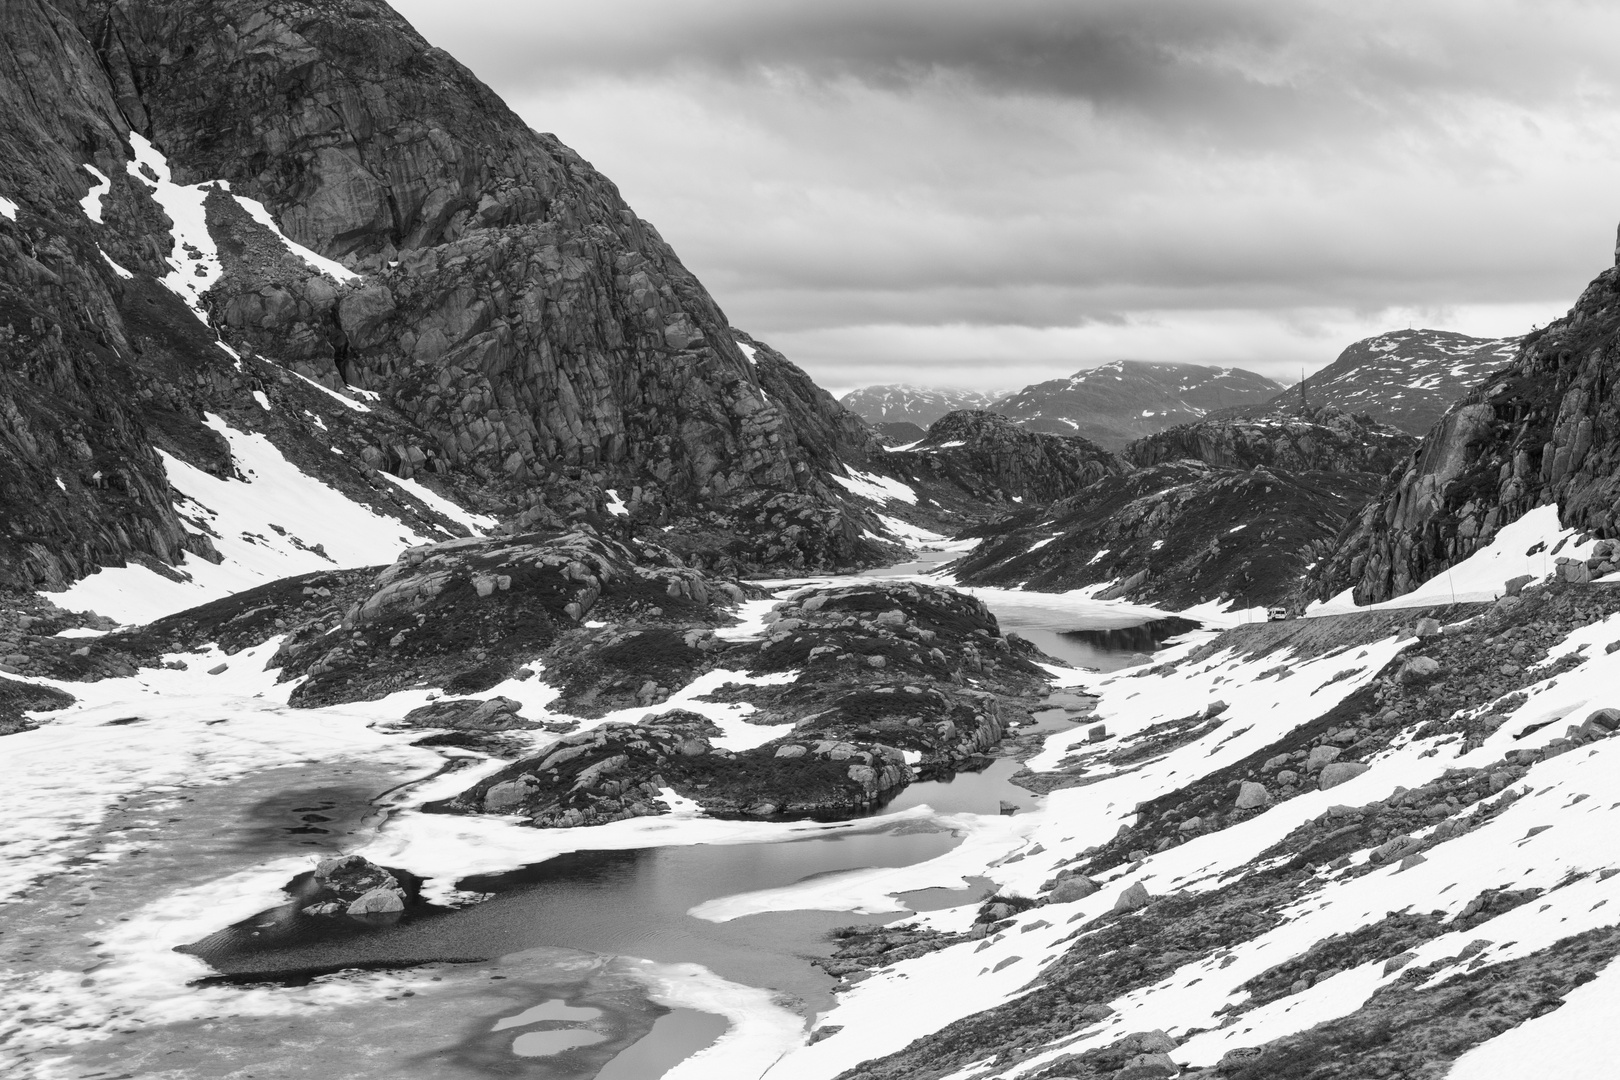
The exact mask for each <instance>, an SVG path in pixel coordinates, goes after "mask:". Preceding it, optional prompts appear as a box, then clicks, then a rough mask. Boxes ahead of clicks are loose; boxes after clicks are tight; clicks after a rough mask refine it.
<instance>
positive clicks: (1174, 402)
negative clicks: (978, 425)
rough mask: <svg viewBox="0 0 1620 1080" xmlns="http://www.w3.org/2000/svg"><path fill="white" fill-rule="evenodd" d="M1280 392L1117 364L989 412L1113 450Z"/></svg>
mask: <svg viewBox="0 0 1620 1080" xmlns="http://www.w3.org/2000/svg"><path fill="white" fill-rule="evenodd" d="M1281 389H1282V387H1281V385H1280V384H1279V383H1276V382H1273V381H1272V380H1270V379H1268V378H1265V377H1264V376H1262V375H1256V374H1255V373H1254V372H1252V371H1244V370H1242V369H1241V368H1229V367H1206V366H1203V365H1199V364H1152V363H1146V362H1143V361H1140V360H1116V361H1114V362H1113V363H1111V364H1103V365H1102V366H1100V367H1095V368H1088V369H1086V370H1084V371H1078V372H1076V373H1075V374H1073V375H1071V376H1069V377H1068V378H1067V379H1053V380H1051V381H1049V382H1043V383H1036V384H1035V385H1033V386H1026V387H1025V388H1024V389H1022V390H1020V391H1018V393H1016V394H1010V395H1008V396H1007V397H1004V398H1002V399H1000V400H999V401H997V402H996V403H995V405H994V406H993V408H994V409H995V411H996V412H999V413H1001V414H1002V415H1003V416H1007V417H1009V418H1011V419H1012V420H1013V421H1014V422H1015V423H1017V424H1019V425H1020V426H1022V427H1026V428H1029V429H1030V430H1031V431H1045V432H1049V433H1051V434H1054V435H1083V436H1085V437H1086V438H1088V439H1090V440H1091V441H1092V442H1095V443H1097V444H1098V445H1100V446H1104V447H1107V448H1109V449H1112V450H1118V449H1120V448H1121V447H1123V446H1124V445H1125V444H1126V443H1128V442H1130V441H1131V440H1132V439H1138V438H1141V437H1142V436H1144V435H1151V434H1153V433H1154V432H1157V431H1163V430H1164V429H1166V428H1171V427H1175V426H1176V425H1178V424H1187V423H1191V422H1192V421H1195V420H1199V419H1201V418H1202V417H1204V416H1205V415H1206V414H1208V413H1210V412H1213V411H1215V410H1218V409H1224V408H1229V407H1232V406H1237V405H1247V404H1250V403H1257V402H1261V401H1266V400H1268V399H1270V398H1271V397H1272V396H1273V395H1275V394H1276V393H1277V392H1278V391H1279V390H1281Z"/></svg>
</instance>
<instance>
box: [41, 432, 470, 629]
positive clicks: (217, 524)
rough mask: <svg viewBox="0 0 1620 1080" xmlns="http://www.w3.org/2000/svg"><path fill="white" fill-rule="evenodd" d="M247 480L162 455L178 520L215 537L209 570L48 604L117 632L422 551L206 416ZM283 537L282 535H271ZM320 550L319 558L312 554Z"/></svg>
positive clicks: (103, 576) (253, 439)
mask: <svg viewBox="0 0 1620 1080" xmlns="http://www.w3.org/2000/svg"><path fill="white" fill-rule="evenodd" d="M204 416H205V419H206V421H207V424H208V426H209V427H211V428H213V429H214V430H215V431H217V432H219V433H220V434H221V435H223V436H224V437H225V439H226V441H227V442H228V443H229V444H230V447H231V456H232V459H233V460H234V461H235V462H236V466H237V469H238V471H239V472H240V474H241V475H242V477H244V479H242V480H238V479H234V478H233V479H224V480H222V479H220V478H219V477H217V476H214V475H212V474H211V473H207V472H204V471H202V470H201V469H198V468H196V467H195V466H192V465H189V464H187V463H186V462H184V461H181V460H180V459H178V458H175V457H171V456H170V455H168V454H167V453H164V452H163V451H161V450H159V451H158V453H159V455H161V457H162V459H163V466H164V470H165V471H166V473H167V474H168V479H169V485H170V487H172V488H173V489H174V491H175V493H176V495H177V496H178V498H177V500H176V509H177V510H178V511H179V512H180V516H181V518H182V519H186V520H189V521H190V522H192V523H194V524H193V528H194V530H195V531H202V529H203V528H204V527H206V528H207V529H208V530H211V531H212V533H213V535H214V546H215V547H216V548H217V549H218V550H219V552H220V554H221V555H223V556H224V560H223V561H222V562H221V563H220V564H219V565H217V566H216V565H214V564H212V563H209V562H207V561H205V560H203V559H200V558H197V557H196V556H192V555H188V556H187V557H186V558H185V561H184V562H183V563H182V564H181V565H180V566H179V567H177V568H176V569H177V570H178V571H179V572H180V576H181V577H182V579H183V580H179V581H174V580H170V579H169V578H167V577H164V576H161V575H159V574H158V573H156V572H155V571H152V570H148V569H147V568H146V567H144V566H140V565H138V564H137V565H130V566H125V567H103V568H102V569H101V570H99V571H97V572H96V573H94V574H92V575H90V576H89V577H87V578H84V579H82V580H80V581H77V582H75V583H74V584H73V585H71V586H69V588H68V589H67V590H66V591H65V592H63V593H57V594H53V595H52V599H53V600H55V602H56V603H57V604H59V605H61V606H63V607H67V608H70V609H73V610H86V609H88V610H93V611H98V612H100V613H101V614H103V615H108V616H110V617H112V618H114V619H117V620H119V621H120V622H149V621H151V620H152V619H156V618H160V617H162V616H164V615H168V614H171V613H172V612H176V611H181V610H184V609H185V608H188V607H193V606H195V605H197V604H203V603H207V602H208V601H210V600H216V599H218V598H220V597H222V596H226V595H229V594H230V593H234V592H240V591H242V590H243V589H250V588H253V587H254V586H256V585H262V584H264V583H265V582H266V581H271V580H274V579H276V578H282V577H287V576H289V575H292V574H305V573H310V572H311V571H315V570H332V569H336V568H339V567H359V566H376V565H378V564H382V563H389V562H392V561H393V560H394V556H395V555H397V554H398V552H399V551H400V549H401V548H404V547H409V546H414V545H416V544H425V543H429V542H431V541H432V540H434V539H438V538H436V537H428V536H423V535H421V534H419V533H417V532H416V531H415V530H413V529H411V528H409V527H408V526H406V525H403V524H401V523H400V522H399V521H396V520H395V519H393V518H390V517H384V516H383V515H381V514H379V513H377V512H376V511H374V510H372V509H371V508H370V507H368V506H365V505H362V504H360V503H357V502H353V501H351V500H350V499H349V498H348V497H347V496H345V495H344V494H343V493H342V492H340V491H338V490H337V489H336V488H333V487H330V486H328V485H327V484H326V483H324V482H323V481H321V480H318V479H316V478H315V477H312V476H309V475H308V474H306V473H304V472H302V471H300V470H299V469H298V467H297V466H296V465H294V464H293V463H292V462H290V461H288V460H287V459H286V458H285V457H284V456H282V453H281V451H279V450H277V449H276V448H275V446H274V445H272V444H271V442H270V440H269V439H268V438H266V437H265V436H264V435H261V434H257V433H250V432H242V431H237V430H236V429H234V428H232V427H230V426H229V425H228V424H226V423H225V421H223V420H221V419H220V418H219V417H218V416H215V415H213V414H212V413H206V414H204ZM277 527H279V528H280V529H283V530H285V535H283V534H282V533H280V532H277ZM317 545H320V546H321V547H322V549H323V550H324V551H325V553H326V554H325V555H324V556H323V555H320V554H317V553H315V552H314V551H312V550H310V549H311V548H314V547H316V546H317Z"/></svg>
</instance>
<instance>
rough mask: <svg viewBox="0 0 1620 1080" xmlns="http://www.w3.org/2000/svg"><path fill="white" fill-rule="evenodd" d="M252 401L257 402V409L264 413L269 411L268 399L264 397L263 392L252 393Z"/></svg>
mask: <svg viewBox="0 0 1620 1080" xmlns="http://www.w3.org/2000/svg"><path fill="white" fill-rule="evenodd" d="M253 400H254V401H257V402H258V403H259V408H261V409H263V410H264V411H265V412H269V411H270V399H269V398H267V397H265V396H264V391H263V390H255V391H253Z"/></svg>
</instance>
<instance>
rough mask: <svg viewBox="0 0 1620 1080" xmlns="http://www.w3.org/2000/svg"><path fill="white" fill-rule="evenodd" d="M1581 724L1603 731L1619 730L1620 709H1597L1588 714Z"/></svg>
mask: <svg viewBox="0 0 1620 1080" xmlns="http://www.w3.org/2000/svg"><path fill="white" fill-rule="evenodd" d="M1582 726H1583V727H1586V728H1588V729H1592V728H1596V729H1598V730H1600V731H1603V732H1610V731H1615V730H1620V709H1599V710H1597V711H1596V712H1594V713H1592V714H1591V715H1590V716H1588V717H1587V718H1586V722H1585V723H1584V724H1583V725H1582Z"/></svg>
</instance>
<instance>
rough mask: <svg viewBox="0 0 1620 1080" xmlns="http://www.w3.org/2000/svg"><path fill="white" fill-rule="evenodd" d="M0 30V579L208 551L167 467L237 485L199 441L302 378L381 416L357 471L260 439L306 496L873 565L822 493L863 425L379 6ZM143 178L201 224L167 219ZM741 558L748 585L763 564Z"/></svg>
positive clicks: (598, 180) (612, 191) (81, 11)
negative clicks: (651, 529)
mask: <svg viewBox="0 0 1620 1080" xmlns="http://www.w3.org/2000/svg"><path fill="white" fill-rule="evenodd" d="M0 20H3V24H0V25H3V29H4V35H3V36H4V41H3V43H0V149H3V150H4V153H3V154H0V158H3V159H4V160H3V161H0V199H3V200H5V201H4V202H0V256H3V257H0V344H3V347H0V360H3V363H0V415H3V416H4V419H5V423H4V424H3V425H0V505H3V506H4V507H5V510H6V513H5V527H4V529H3V530H0V583H4V584H8V585H11V586H14V587H23V588H31V587H37V586H40V585H44V586H46V587H59V586H61V585H63V584H65V583H67V582H69V581H71V580H73V579H75V578H77V577H80V576H83V575H84V574H86V573H88V572H90V571H92V570H93V569H95V568H96V567H97V566H102V565H122V564H124V563H125V562H127V561H128V560H130V559H145V560H149V561H150V562H152V563H153V564H154V565H161V564H173V563H175V562H176V561H178V560H179V559H180V558H181V557H182V553H183V552H187V551H189V552H191V553H193V554H195V555H198V556H201V557H205V558H212V557H214V554H213V551H212V546H211V544H210V543H209V541H208V538H207V537H206V536H205V535H199V534H198V533H197V531H196V530H192V529H188V528H186V527H185V526H184V524H183V523H182V522H181V520H180V519H179V517H178V516H177V514H176V512H175V510H174V508H173V499H172V497H171V494H170V492H169V489H168V484H167V479H166V473H165V468H164V464H163V461H162V459H161V458H160V455H159V453H158V451H162V452H163V453H166V454H169V455H171V456H172V457H174V458H177V459H178V460H181V461H184V462H187V463H189V464H192V465H195V466H197V467H198V468H202V469H205V470H206V471H208V472H211V473H213V474H215V475H217V476H223V477H228V476H230V475H231V470H232V468H233V465H232V462H231V460H230V454H229V451H228V449H227V448H226V446H225V445H224V442H223V440H221V439H220V437H219V436H218V435H217V434H216V433H214V432H213V431H211V430H210V429H209V428H208V426H207V425H206V424H205V422H204V420H205V415H206V414H210V413H211V414H214V415H218V416H223V417H225V418H226V419H227V421H229V422H231V423H232V424H233V426H236V422H235V420H233V419H232V413H233V411H242V412H243V414H244V416H252V415H255V414H256V413H257V411H258V406H257V405H256V404H255V393H256V392H257V393H261V394H262V393H263V392H264V391H266V390H267V389H269V388H270V385H272V384H276V383H280V382H288V383H289V385H291V382H290V380H293V379H295V378H296V376H295V375H294V374H293V373H296V375H301V376H304V377H306V378H308V379H311V380H313V381H315V382H317V383H319V384H321V385H323V386H326V387H329V388H334V389H339V388H342V387H344V386H349V387H353V388H356V389H357V390H359V391H361V392H363V393H368V394H370V395H373V396H372V398H371V399H370V400H371V401H372V402H373V404H372V405H371V406H370V410H369V411H370V413H371V414H373V415H370V416H367V417H364V418H361V419H358V420H357V419H356V417H353V416H348V417H346V422H347V423H348V424H349V426H351V427H353V426H355V425H356V424H360V425H361V426H363V427H364V428H365V429H366V430H364V431H362V432H360V433H358V434H355V435H354V442H355V443H356V444H357V445H356V446H355V448H354V451H355V452H354V453H353V454H352V455H351V456H352V457H354V458H356V459H358V460H356V461H353V462H349V463H345V462H342V461H334V460H332V458H331V455H329V454H328V453H327V450H326V445H325V440H326V439H327V437H328V433H327V431H326V429H325V428H321V429H317V428H316V427H314V426H313V425H303V426H302V427H300V426H299V425H298V424H296V423H293V422H291V421H286V420H279V419H278V420H276V421H274V422H272V421H271V420H269V419H267V418H263V417H260V421H261V426H263V425H264V424H269V425H270V426H272V427H275V428H276V430H274V431H271V432H269V437H271V438H272V441H274V442H275V443H276V445H277V446H278V448H279V449H281V450H282V452H283V453H284V454H285V455H286V456H287V457H288V458H289V459H291V460H294V461H297V462H298V463H299V466H300V467H301V468H304V467H306V465H307V466H308V467H309V468H313V469H315V470H317V473H318V475H321V476H322V477H323V479H324V478H325V474H326V473H328V472H334V471H336V472H344V471H345V470H347V472H349V473H354V474H355V477H362V478H363V476H364V475H365V474H367V473H368V472H370V473H375V472H376V471H377V470H382V471H386V472H389V473H393V474H395V475H397V476H401V477H406V478H420V477H433V478H436V481H435V482H439V481H442V482H443V483H444V484H445V485H446V486H448V487H449V488H451V489H452V490H454V491H456V492H457V494H458V496H459V497H461V498H462V499H463V500H464V501H468V502H471V503H473V504H474V505H476V506H477V507H478V508H479V509H480V510H483V511H485V512H489V513H493V514H496V515H497V516H499V517H501V518H502V519H512V518H515V517H519V516H522V515H525V514H526V515H527V517H526V519H525V520H523V521H520V522H519V523H518V527H519V528H522V527H526V526H532V525H535V524H558V523H560V522H562V521H565V520H567V519H569V518H570V517H577V516H578V515H579V514H581V513H588V512H592V511H593V508H594V511H595V512H598V513H599V512H600V511H601V509H602V503H603V501H604V498H605V496H603V495H602V494H601V493H602V492H604V491H619V492H622V493H623V494H624V495H626V496H628V495H629V494H630V493H631V492H632V491H634V493H635V499H634V502H635V503H637V504H638V506H639V508H640V510H641V517H642V518H643V519H646V520H652V521H655V522H657V523H659V524H667V523H669V522H670V521H671V520H673V519H675V518H678V517H681V516H683V515H694V514H697V515H708V514H711V513H712V514H720V515H721V516H722V517H725V516H729V515H731V514H732V513H733V512H734V511H735V510H736V509H737V507H739V506H741V507H742V510H741V512H742V513H743V514H744V516H745V517H749V518H750V519H752V518H753V517H757V516H758V507H759V504H760V503H761V502H762V501H765V500H768V499H770V498H772V497H778V496H780V497H783V498H786V499H789V500H791V501H794V502H795V504H796V505H797V506H799V508H800V509H805V508H813V509H815V510H817V511H818V512H819V513H817V514H813V515H808V517H813V518H814V519H815V521H816V522H817V524H818V526H819V525H825V526H826V527H825V528H824V529H822V530H821V531H818V532H815V533H814V535H810V531H811V530H810V529H809V528H808V526H806V527H803V528H801V533H800V535H804V537H805V543H804V544H802V545H799V546H797V547H795V548H793V551H791V552H787V553H786V554H788V555H794V554H796V555H797V559H798V562H799V563H808V564H814V565H827V564H849V563H852V562H856V561H859V560H860V559H862V558H863V557H869V556H871V554H872V552H871V551H869V550H867V548H866V546H864V545H863V542H862V540H861V537H862V535H863V533H864V531H865V526H867V525H869V524H870V522H865V521H859V520H857V521H853V522H849V521H844V520H842V518H841V516H840V515H841V514H842V511H843V503H842V494H841V492H840V491H838V490H836V489H832V488H829V487H828V486H827V484H826V475H827V474H828V472H829V471H842V468H843V464H844V463H845V462H855V463H859V462H860V461H861V460H862V459H863V455H864V454H865V453H866V452H867V450H868V449H869V447H870V446H871V445H872V438H873V437H872V435H871V433H870V432H869V431H868V430H867V429H866V428H865V427H864V425H862V424H861V423H860V421H859V420H858V419H857V418H855V417H853V416H852V415H851V414H849V413H848V412H847V411H845V410H843V409H842V408H841V407H840V406H838V405H837V403H836V402H834V401H833V400H832V399H831V398H830V396H828V395H826V394H825V393H822V392H821V391H819V390H818V389H816V388H815V387H814V385H813V384H812V383H810V381H809V380H808V378H807V377H805V376H804V375H803V373H802V372H799V371H798V370H797V369H796V368H794V367H793V366H792V365H791V364H790V363H788V362H787V361H786V360H785V359H784V358H782V357H781V356H780V354H777V353H774V351H771V350H768V349H765V348H764V347H763V346H759V345H758V343H754V342H752V339H748V340H747V341H744V342H743V345H739V340H738V336H737V335H736V334H734V332H733V331H732V330H731V328H730V327H729V325H728V323H727V321H726V319H725V316H724V314H723V313H722V312H721V311H720V309H719V307H718V306H717V305H716V304H715V302H714V300H713V298H712V297H710V296H709V294H708V293H707V292H706V291H705V289H704V288H703V286H702V284H701V283H700V282H698V281H697V279H696V278H695V277H693V276H692V274H691V273H690V272H689V271H688V270H687V269H686V268H685V267H684V266H682V265H681V263H680V261H679V259H678V258H677V257H676V256H675V254H674V252H673V251H671V250H670V248H669V246H668V245H667V244H665V243H664V241H663V240H662V239H661V238H660V237H659V235H658V233H657V231H656V230H655V229H654V228H653V227H652V226H651V225H649V224H647V223H646V222H644V221H642V220H641V219H639V218H638V217H637V216H636V215H635V214H634V212H633V211H632V210H631V209H630V208H629V207H628V206H626V205H625V203H624V201H623V199H622V198H621V197H620V196H619V193H618V191H617V189H616V188H615V187H614V186H613V184H612V183H611V182H610V181H608V180H607V179H606V178H605V177H603V176H602V175H601V174H600V173H598V172H597V171H596V170H595V169H593V168H592V167H591V166H590V165H589V164H588V163H587V162H585V161H583V160H582V159H580V158H579V156H578V155H576V154H574V153H573V152H572V151H571V150H569V149H568V148H567V147H565V146H563V145H562V144H561V143H559V142H558V141H557V140H556V139H555V138H554V137H552V136H549V135H543V134H538V133H536V132H534V131H531V130H530V129H529V128H528V127H527V126H526V125H525V124H524V123H523V122H522V121H521V120H520V119H519V118H518V117H517V116H516V115H515V114H513V113H512V112H511V111H510V110H509V109H508V108H507V107H506V106H505V105H504V104H503V103H502V102H501V101H500V100H499V99H498V98H497V97H496V96H495V95H494V94H493V93H492V92H491V91H490V90H489V89H488V88H487V87H485V86H483V85H482V84H481V83H479V82H478V81H477V79H475V78H474V77H473V76H472V75H471V73H469V72H468V71H467V70H466V69H465V68H463V67H462V66H461V65H459V64H458V63H456V62H455V61H454V60H453V59H451V58H450V57H449V56H447V55H446V54H445V53H444V52H443V51H442V50H438V49H435V48H432V47H431V46H429V45H428V44H427V42H426V41H424V40H423V39H422V38H421V37H420V36H419V35H418V34H416V33H415V31H414V30H412V29H411V28H410V26H409V25H408V24H407V23H406V22H405V21H404V20H403V19H401V18H400V17H399V16H398V15H397V14H395V13H394V12H393V11H392V10H390V9H389V8H388V7H387V6H386V5H384V4H381V3H373V2H370V0H310V2H295V3H277V4H273V5H269V6H266V5H263V4H255V3H249V2H246V0H234V2H226V3H204V2H202V0H116V2H110V0H82V2H75V3H71V4H70V3H67V2H65V0H62V2H58V3H55V4H53V3H50V2H48V0H30V2H28V3H24V4H18V5H11V6H8V7H7V9H6V10H5V11H4V12H3V13H0ZM148 146H150V147H151V149H150V150H148V149H145V148H146V147H148ZM153 155H156V157H154V156H153ZM154 161H155V162H157V163H159V164H161V163H162V162H165V161H166V163H167V168H168V169H169V170H170V173H171V174H172V175H171V176H167V177H165V176H163V175H162V169H161V168H155V167H154V164H153V163H154ZM160 179H161V180H163V181H164V182H167V181H168V180H172V184H170V185H169V186H168V188H166V189H164V190H165V191H167V192H168V193H169V194H171V195H172V194H173V193H174V192H175V191H178V192H179V193H180V194H181V195H182V196H184V198H185V199H186V200H187V201H188V205H189V204H193V203H194V204H195V206H194V207H193V209H192V210H190V211H188V212H187V214H171V213H169V212H167V211H166V210H165V206H169V207H170V208H171V209H172V208H173V206H172V203H165V202H164V201H163V194H162V193H160V192H158V189H159V187H160ZM255 200H256V203H255V202H254V201H255ZM257 204H262V209H256V206H257ZM13 207H14V209H13ZM176 216H181V217H186V216H191V217H195V218H197V220H186V221H177V220H175V218H176ZM278 230H279V232H278ZM282 234H284V235H285V237H286V238H288V239H289V240H290V241H292V242H294V244H295V245H301V246H302V248H304V249H308V251H309V252H311V253H313V255H312V256H311V257H305V255H303V254H301V253H300V251H299V250H297V248H296V247H295V246H290V245H289V244H288V243H285V242H283V240H282ZM210 248H212V249H214V250H209V249H210ZM322 258H324V259H328V260H335V263H324V264H323V263H321V261H320V260H321V259H322ZM337 264H341V265H337ZM744 345H746V346H747V348H746V349H745V348H744V347H743V346H744ZM222 346H224V347H222ZM329 405H330V403H329V402H328V406H329ZM266 408H267V409H268V406H267V407H266ZM328 411H330V410H329V408H328ZM298 415H299V412H298V411H294V412H293V414H292V416H293V418H296V417H297V416H298ZM348 437H349V436H348V433H345V436H344V442H345V444H347V441H348ZM350 479H351V480H355V478H354V477H351V478H350ZM355 484H357V485H358V486H361V487H364V486H366V485H365V483H364V481H363V479H358V480H355ZM338 486H342V485H338ZM351 486H354V485H351ZM624 501H626V502H630V501H631V500H630V499H629V498H625V500H624ZM854 513H856V514H857V515H858V514H859V513H860V512H859V511H855V512H854ZM450 531H451V532H453V531H454V530H450ZM745 546H746V545H745ZM788 546H791V545H788ZM758 548H759V546H758V545H755V546H754V548H750V549H749V550H746V551H739V552H738V553H737V557H739V558H742V559H743V560H744V561H747V560H749V559H753V560H755V561H756V563H757V561H758V560H761V559H768V558H771V557H774V555H775V554H778V552H773V553H771V554H766V553H764V552H763V551H762V550H757V549H758Z"/></svg>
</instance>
